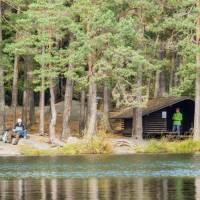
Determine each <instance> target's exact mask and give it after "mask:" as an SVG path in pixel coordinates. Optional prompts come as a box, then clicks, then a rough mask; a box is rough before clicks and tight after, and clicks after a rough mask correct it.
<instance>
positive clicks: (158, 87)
mask: <svg viewBox="0 0 200 200" xmlns="http://www.w3.org/2000/svg"><path fill="white" fill-rule="evenodd" d="M164 57H165V51H164V45H163V44H162V43H161V49H160V52H159V58H160V60H163V59H164ZM165 77H166V75H165V71H164V70H163V69H158V70H157V71H156V80H155V90H154V97H155V98H156V97H163V96H164V95H165V93H166V78H165Z"/></svg>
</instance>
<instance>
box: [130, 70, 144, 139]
mask: <svg viewBox="0 0 200 200" xmlns="http://www.w3.org/2000/svg"><path fill="white" fill-rule="evenodd" d="M141 96H142V70H141V69H140V68H139V69H138V76H137V99H136V103H137V104H138V105H137V106H136V107H135V108H133V123H132V124H133V125H132V126H133V129H132V137H133V139H137V140H142V139H143V126H142V107H141V106H140V104H141V99H142V98H141Z"/></svg>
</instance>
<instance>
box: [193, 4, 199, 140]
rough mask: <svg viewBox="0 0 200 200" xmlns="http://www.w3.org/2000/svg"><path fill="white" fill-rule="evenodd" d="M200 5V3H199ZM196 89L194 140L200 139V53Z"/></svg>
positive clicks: (197, 39) (197, 60) (197, 57)
mask: <svg viewBox="0 0 200 200" xmlns="http://www.w3.org/2000/svg"><path fill="white" fill-rule="evenodd" d="M197 6H198V7H200V5H199V4H198V5H197ZM196 34H197V36H196V43H197V46H198V47H199V44H200V43H199V42H200V16H198V19H197V33H196ZM196 62H197V66H196V67H197V69H196V89H195V115H194V140H200V54H199V53H197V56H196Z"/></svg>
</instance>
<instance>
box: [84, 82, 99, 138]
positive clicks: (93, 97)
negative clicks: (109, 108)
mask: <svg viewBox="0 0 200 200" xmlns="http://www.w3.org/2000/svg"><path fill="white" fill-rule="evenodd" d="M88 98H89V102H90V105H89V108H88V109H89V113H88V118H87V120H88V121H87V125H88V126H87V132H86V137H88V138H92V137H93V136H94V135H95V133H96V123H97V102H96V101H97V86H96V83H95V82H94V80H92V81H91V82H90V85H89V97H88Z"/></svg>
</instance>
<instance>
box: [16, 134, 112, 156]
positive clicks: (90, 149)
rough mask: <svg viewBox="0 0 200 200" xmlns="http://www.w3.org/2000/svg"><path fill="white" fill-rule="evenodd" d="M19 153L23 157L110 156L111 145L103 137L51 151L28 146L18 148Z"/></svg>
mask: <svg viewBox="0 0 200 200" xmlns="http://www.w3.org/2000/svg"><path fill="white" fill-rule="evenodd" d="M19 150H20V153H21V154H22V155H25V156H43V155H46V156H64V155H76V154H110V153H112V150H113V148H112V144H111V143H109V142H108V141H106V139H105V138H103V137H94V138H92V139H91V140H89V141H88V140H82V141H80V142H78V143H75V144H66V145H65V146H64V147H58V148H52V149H42V150H41V149H36V148H33V147H31V146H28V145H20V146H19Z"/></svg>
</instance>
